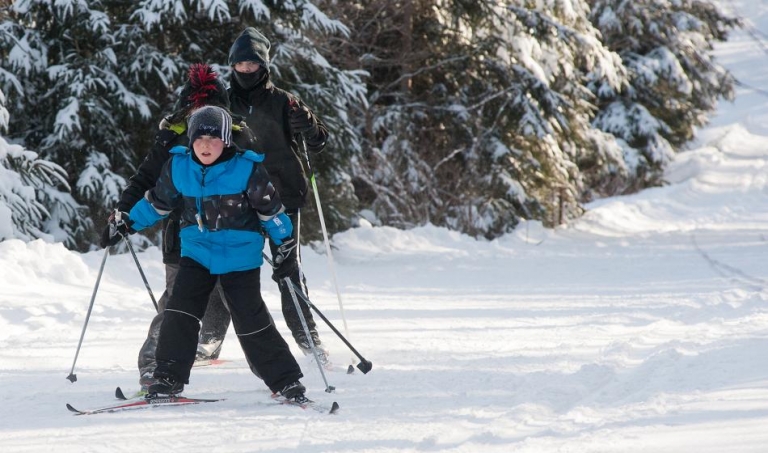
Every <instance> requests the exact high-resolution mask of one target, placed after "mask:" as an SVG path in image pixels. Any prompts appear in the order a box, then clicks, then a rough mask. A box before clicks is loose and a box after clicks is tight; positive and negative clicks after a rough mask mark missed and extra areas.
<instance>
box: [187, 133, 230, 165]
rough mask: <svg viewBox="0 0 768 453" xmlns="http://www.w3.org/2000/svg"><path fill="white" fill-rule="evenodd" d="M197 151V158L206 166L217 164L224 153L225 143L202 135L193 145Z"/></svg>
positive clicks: (216, 138)
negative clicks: (217, 160)
mask: <svg viewBox="0 0 768 453" xmlns="http://www.w3.org/2000/svg"><path fill="white" fill-rule="evenodd" d="M192 149H194V150H195V156H197V158H198V159H200V162H202V163H203V164H205V165H210V164H212V163H214V162H216V159H218V158H219V156H221V153H222V152H223V151H224V142H223V141H222V140H221V139H220V138H218V137H211V136H209V135H202V136H200V137H198V138H197V140H195V142H194V143H193V144H192Z"/></svg>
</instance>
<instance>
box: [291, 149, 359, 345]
mask: <svg viewBox="0 0 768 453" xmlns="http://www.w3.org/2000/svg"><path fill="white" fill-rule="evenodd" d="M298 142H299V146H300V147H301V152H302V154H304V162H305V163H306V164H307V170H308V171H309V181H310V182H311V183H312V193H314V194H315V204H316V205H317V215H318V217H320V228H321V229H322V231H323V242H324V243H325V254H326V256H327V257H328V268H329V270H330V272H331V279H332V280H333V286H334V288H335V289H336V297H337V298H338V300H339V310H340V311H341V321H342V322H343V324H344V333H346V334H347V336H349V327H347V317H346V316H345V315H344V304H343V303H342V301H341V291H339V283H338V281H337V279H336V269H335V267H334V264H333V253H331V242H330V241H329V240H328V229H327V228H326V227H325V217H324V216H323V207H322V205H321V204H320V193H319V192H318V190H317V181H316V178H315V171H314V170H313V169H312V165H311V164H310V162H309V153H308V152H307V144H306V142H305V141H304V137H303V136H301V134H298Z"/></svg>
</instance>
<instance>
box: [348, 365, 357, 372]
mask: <svg viewBox="0 0 768 453" xmlns="http://www.w3.org/2000/svg"><path fill="white" fill-rule="evenodd" d="M354 372H355V367H354V366H352V365H350V366H349V368H347V374H352V373H354Z"/></svg>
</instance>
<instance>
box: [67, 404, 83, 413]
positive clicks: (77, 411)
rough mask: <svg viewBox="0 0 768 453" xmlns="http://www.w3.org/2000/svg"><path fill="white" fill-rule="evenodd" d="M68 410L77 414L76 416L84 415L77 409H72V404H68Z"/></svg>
mask: <svg viewBox="0 0 768 453" xmlns="http://www.w3.org/2000/svg"><path fill="white" fill-rule="evenodd" d="M67 409H68V410H69V411H70V412H74V413H75V415H80V414H82V413H83V412H82V411H79V410H77V409H75V408H74V407H72V405H71V404H69V403H67Z"/></svg>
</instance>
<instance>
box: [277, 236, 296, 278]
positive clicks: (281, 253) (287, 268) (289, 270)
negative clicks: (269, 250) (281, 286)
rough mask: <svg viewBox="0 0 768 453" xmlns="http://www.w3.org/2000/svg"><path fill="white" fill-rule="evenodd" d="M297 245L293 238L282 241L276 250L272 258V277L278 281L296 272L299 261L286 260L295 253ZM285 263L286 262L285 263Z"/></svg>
mask: <svg viewBox="0 0 768 453" xmlns="http://www.w3.org/2000/svg"><path fill="white" fill-rule="evenodd" d="M297 246H298V244H297V243H296V240H295V239H294V238H288V239H284V240H283V243H282V244H280V247H278V248H277V250H276V251H275V254H274V256H273V259H274V266H275V267H274V276H275V277H277V278H278V279H282V278H285V277H289V276H291V275H293V273H294V272H296V268H297V267H298V265H299V260H296V259H294V260H288V257H290V256H291V253H297V252H295V250H296V247H297ZM286 261H287V262H286Z"/></svg>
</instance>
